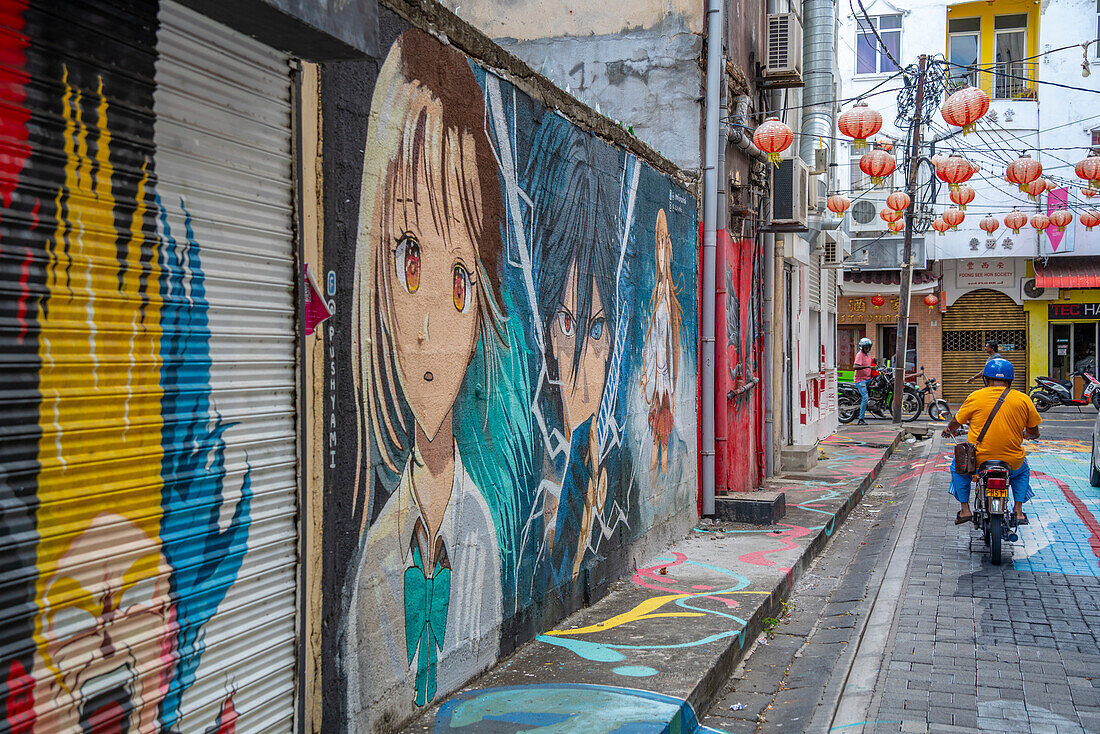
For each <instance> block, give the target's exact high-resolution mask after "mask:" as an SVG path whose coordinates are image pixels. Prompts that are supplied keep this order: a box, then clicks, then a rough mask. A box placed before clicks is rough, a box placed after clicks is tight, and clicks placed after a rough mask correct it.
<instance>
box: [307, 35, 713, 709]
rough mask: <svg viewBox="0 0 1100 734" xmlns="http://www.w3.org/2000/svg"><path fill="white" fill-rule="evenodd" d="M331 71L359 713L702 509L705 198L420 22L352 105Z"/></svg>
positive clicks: (334, 416)
mask: <svg viewBox="0 0 1100 734" xmlns="http://www.w3.org/2000/svg"><path fill="white" fill-rule="evenodd" d="M383 20H384V21H385V20H386V16H384V18H383ZM390 20H393V21H394V22H392V23H386V22H384V23H383V27H389V28H391V29H392V28H395V27H397V26H398V25H399V23H398V22H397V21H396V19H392V18H391V19H390ZM326 74H327V80H328V83H329V84H330V87H329V88H330V90H336V89H339V88H341V87H342V86H343V85H344V83H346V80H347V78H348V76H349V75H353V76H354V75H358V77H357V78H359V79H360V82H361V78H362V77H363V76H366V75H368V74H369V71H368V70H366V69H361V70H357V69H356V68H355V67H353V66H344V67H343V68H339V69H336V68H334V69H329V70H327V71H326ZM368 78H369V77H368ZM325 83H326V77H323V78H322V88H323V89H324V87H325ZM335 94H336V92H335V91H330V92H329V95H330V96H329V97H328V102H327V104H328V105H329V106H328V107H326V108H325V109H326V110H328V111H331V112H332V116H331V117H330V118H328V119H327V121H326V124H327V125H330V126H331V127H329V128H326V129H329V130H336V129H339V130H341V131H342V132H343V133H344V135H347V134H349V131H358V134H359V135H361V136H362V137H361V138H360V140H361V141H362V142H361V143H345V142H341V141H333V142H332V143H331V144H330V147H329V148H328V149H327V150H328V151H330V152H331V151H339V150H346V151H349V152H351V153H352V154H354V153H359V156H360V157H361V158H360V161H359V162H360V163H361V168H359V169H358V176H357V178H356V179H355V180H354V181H352V180H350V178H349V180H347V181H343V182H341V181H340V180H339V179H338V178H337V179H336V181H335V182H334V183H329V182H328V181H326V186H331V187H333V188H331V189H330V191H331V192H332V196H331V199H332V201H333V202H334V204H333V208H332V209H331V210H329V212H328V218H329V219H330V220H332V221H333V222H334V224H333V225H332V228H331V229H329V230H328V234H329V235H330V236H326V244H325V246H326V250H325V259H326V268H329V269H330V272H331V275H330V277H331V278H332V280H331V284H330V294H331V293H332V292H335V294H337V298H336V299H335V302H336V309H335V311H336V315H335V316H334V318H333V319H332V320H331V322H330V323H331V324H332V327H331V329H330V331H329V334H330V339H331V340H332V350H331V352H330V353H331V354H333V355H335V356H334V357H333V364H332V367H331V370H332V374H335V375H336V378H335V379H333V380H331V381H329V382H328V383H327V384H326V387H325V390H326V394H325V406H326V410H327V411H328V412H329V414H328V415H327V416H326V422H328V423H329V425H330V426H333V425H335V426H338V427H339V429H338V430H337V431H335V432H333V433H332V434H331V435H332V436H333V437H334V438H333V440H334V441H335V442H336V445H337V446H338V449H339V450H337V451H334V452H333V454H332V456H331V458H330V461H329V462H328V463H327V464H326V476H325V486H326V493H325V524H326V525H325V528H326V529H325V538H326V550H325V557H326V573H327V574H328V575H327V581H326V584H327V589H328V590H329V591H328V592H327V593H326V597H325V604H326V612H325V622H324V623H325V628H324V636H325V637H324V639H325V641H324V643H323V644H324V645H325V646H326V649H327V650H328V653H329V654H326V655H325V656H324V657H325V658H326V663H325V664H326V666H327V667H326V668H325V669H324V670H323V676H324V677H325V678H326V679H327V680H329V681H334V682H339V685H340V686H342V688H343V690H344V691H345V698H344V700H345V703H346V705H345V708H344V710H342V711H341V710H336V709H334V710H332V711H328V712H327V714H326V715H327V716H328V717H329V718H328V719H326V728H328V727H332V728H333V729H341V728H345V727H350V728H351V729H358V730H368V729H370V728H371V727H374V726H378V725H380V724H382V723H383V722H385V723H386V725H392V724H396V723H399V722H400V721H403V720H405V719H407V718H408V717H409V716H411V715H413V714H414V713H416V711H418V710H420V709H421V708H422V707H425V706H427V705H429V704H430V703H431V702H433V701H437V700H439V699H440V698H441V697H443V696H445V695H447V694H449V693H451V692H453V691H455V690H457V689H458V688H459V687H460V686H462V685H463V684H464V683H466V682H467V681H468V680H470V679H471V678H472V677H473V676H475V675H476V674H477V673H479V672H481V671H482V670H484V669H486V668H487V667H489V666H490V665H492V664H493V663H494V662H496V660H498V659H499V658H501V657H502V656H503V655H506V654H507V653H508V652H510V651H511V650H512V649H514V648H515V646H516V645H518V644H520V643H522V642H525V641H527V640H530V639H533V638H534V637H535V635H537V634H538V633H539V632H541V631H543V630H544V629H547V628H548V627H549V625H552V624H553V623H554V622H555V621H557V620H558V619H560V618H561V617H562V616H563V615H564V614H565V613H567V612H568V611H571V610H572V609H574V608H577V607H578V606H580V605H581V604H583V603H585V601H586V600H587V599H588V598H590V597H591V596H594V595H598V594H600V593H602V591H601V590H602V589H603V588H604V587H606V584H607V583H610V581H611V580H614V579H615V578H618V577H620V576H622V575H623V574H625V573H628V572H629V571H631V570H632V567H631V565H630V564H631V558H632V557H631V548H632V546H633V545H634V544H635V543H637V542H638V541H640V540H641V539H642V538H643V537H644V536H645V535H646V533H647V532H650V531H651V530H652V529H653V528H654V527H657V526H662V527H663V526H668V525H669V524H670V523H676V522H678V521H679V520H680V519H682V518H685V517H689V516H690V518H689V520H688V521H689V522H690V520H691V519H693V518H694V513H693V505H694V501H695V492H696V487H695V470H694V467H695V455H694V449H695V412H696V395H695V388H694V384H695V379H696V372H697V367H696V359H697V358H696V349H697V339H698V326H697V319H696V313H697V304H696V303H695V300H696V299H695V295H694V294H695V283H696V280H697V275H696V264H695V263H696V234H695V233H696V228H697V224H696V219H695V209H696V204H695V200H694V199H693V198H692V197H691V196H690V195H689V194H688V193H687V192H686V191H685V190H684V189H682V188H680V187H679V186H678V185H677V184H675V183H673V181H672V180H671V179H670V178H668V177H666V176H665V175H663V174H660V173H658V172H657V171H656V170H655V169H654V168H652V167H651V166H650V165H648V164H647V163H646V162H644V161H642V160H639V159H638V158H636V157H635V156H633V155H631V154H629V153H626V152H624V151H623V150H621V149H618V148H616V147H615V146H613V145H611V144H609V143H607V142H605V141H604V140H602V139H600V138H599V137H597V136H595V135H594V134H592V133H591V132H588V131H586V130H583V129H582V128H580V127H578V126H577V125H575V124H573V123H572V122H570V121H569V120H567V119H566V118H564V117H563V116H562V115H560V114H559V113H557V112H554V111H552V110H548V109H546V108H545V107H543V106H542V105H541V104H540V103H538V102H537V101H535V100H533V99H531V98H530V97H528V96H527V95H526V94H524V93H523V92H521V91H520V90H519V89H517V88H515V87H513V86H512V85H511V84H510V83H508V82H506V81H504V80H502V79H501V78H499V77H498V76H496V75H494V74H492V73H489V72H486V71H485V70H484V69H482V68H481V67H480V66H478V65H477V64H476V63H474V62H473V61H471V60H470V59H469V58H468V57H466V56H464V55H463V54H461V53H460V52H459V51H457V50H456V49H454V48H453V47H451V46H448V45H445V44H444V43H442V42H440V41H439V40H437V39H436V38H434V37H433V36H431V35H429V34H427V33H425V32H422V31H420V30H417V29H404V30H395V31H393V32H392V46H391V47H390V50H389V52H388V55H387V57H386V59H385V62H384V63H383V64H382V66H381V68H380V70H379V71H378V72H377V77H376V79H374V86H373V93H372V96H371V98H370V99H369V100H366V102H369V106H367V105H366V104H365V103H364V104H363V106H361V107H359V108H358V115H355V114H353V111H354V110H355V106H354V102H347V101H341V102H340V103H339V104H337V103H336V102H335V101H334V100H333V99H332V95H335ZM323 98H324V93H323ZM323 104H324V102H323ZM341 115H343V116H341ZM340 146H345V147H343V148H341V147H340ZM349 168H350V166H349ZM356 186H358V188H357V189H356ZM342 201H343V202H352V201H354V202H356V203H357V204H358V206H357V208H355V209H352V208H351V206H350V205H349V206H347V207H345V208H343V209H341V208H340V207H341V204H340V202H342ZM348 217H354V220H353V221H356V222H357V226H356V227H355V229H354V231H352V230H350V229H347V230H346V231H345V230H342V229H340V228H339V225H338V224H335V222H340V221H345V220H346V219H347V218H348ZM344 248H347V249H344ZM341 294H342V299H341V297H340V296H341ZM326 369H328V368H327V367H326ZM330 406H331V407H330Z"/></svg>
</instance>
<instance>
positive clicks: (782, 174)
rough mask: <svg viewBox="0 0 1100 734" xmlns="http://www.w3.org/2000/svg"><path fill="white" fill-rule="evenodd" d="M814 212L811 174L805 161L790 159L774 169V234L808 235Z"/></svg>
mask: <svg viewBox="0 0 1100 734" xmlns="http://www.w3.org/2000/svg"><path fill="white" fill-rule="evenodd" d="M809 208H810V170H809V168H807V167H806V164H805V163H803V161H802V159H801V158H786V159H784V160H782V161H780V162H779V167H778V168H774V169H772V221H771V223H770V225H771V226H770V227H769V229H772V230H774V231H787V232H792V231H806V230H807V229H808V227H807V226H806V215H807V212H808V210H809Z"/></svg>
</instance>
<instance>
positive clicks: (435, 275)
mask: <svg viewBox="0 0 1100 734" xmlns="http://www.w3.org/2000/svg"><path fill="white" fill-rule="evenodd" d="M482 94H483V93H482V91H481V88H480V87H479V86H478V83H477V80H476V79H475V78H474V74H473V71H472V70H471V69H470V66H469V63H468V61H467V60H466V59H465V57H463V56H462V55H461V54H459V53H458V52H457V51H455V50H454V49H453V48H450V47H445V46H443V45H442V44H441V43H440V42H439V41H438V40H436V39H434V38H432V37H431V36H429V35H428V34H426V33H424V32H422V31H418V30H411V31H406V32H405V33H403V34H402V35H401V37H400V38H399V39H398V40H397V42H396V43H395V44H394V46H393V49H392V50H391V51H390V54H389V56H388V57H387V59H386V62H385V64H384V65H383V68H382V70H381V72H380V73H379V78H378V83H377V86H376V88H375V94H374V100H375V101H374V103H373V104H372V106H371V120H370V126H369V129H368V134H367V144H366V151H365V155H364V171H363V193H362V196H363V199H362V204H361V212H360V217H361V220H360V227H361V230H360V234H359V243H358V246H357V248H356V258H357V263H356V284H355V289H356V298H355V314H354V316H353V318H354V319H355V320H356V321H357V322H358V323H359V330H360V338H359V340H358V343H356V344H355V346H354V350H355V352H356V356H357V363H358V368H359V369H358V370H357V374H356V381H357V383H358V384H359V385H360V386H362V387H363V388H366V389H363V390H362V395H363V400H364V402H365V403H366V407H367V410H368V414H369V421H368V424H369V425H370V426H371V427H372V429H371V430H372V431H373V433H374V435H375V437H376V439H378V441H379V448H380V449H381V454H382V458H383V461H384V462H385V463H386V465H387V466H388V467H389V468H390V469H391V470H395V469H396V470H399V467H398V463H399V462H400V461H401V455H402V454H403V453H404V452H407V451H408V450H410V449H411V447H412V444H413V443H414V441H415V438H416V437H417V436H419V437H420V439H421V440H427V441H429V442H430V441H432V440H434V439H435V438H436V436H437V435H439V433H440V429H441V427H443V426H444V422H445V421H448V420H450V419H451V416H452V409H453V407H454V402H455V400H456V398H457V396H458V393H459V390H460V388H461V385H462V381H463V379H464V377H465V374H466V369H467V367H468V366H469V364H470V360H471V359H472V357H473V355H474V353H475V350H476V349H477V346H478V342H479V339H481V338H482V337H483V336H490V337H494V338H486V339H484V340H483V344H484V345H485V348H486V350H487V353H488V354H489V357H490V358H489V359H487V360H486V361H487V363H488V362H490V361H491V357H492V350H493V349H494V348H495V347H496V346H498V345H500V344H502V343H503V342H502V338H501V336H500V329H501V327H500V322H501V320H502V319H503V318H504V316H503V312H502V309H501V308H500V307H499V305H498V304H497V302H496V298H495V295H494V294H495V292H496V289H497V288H498V287H499V284H498V283H497V282H496V278H497V260H496V258H497V257H498V256H499V254H500V250H501V241H500V225H499V222H500V217H501V212H502V210H503V205H502V203H501V199H500V189H499V181H498V179H497V167H496V162H495V159H494V157H493V153H492V150H491V148H490V146H489V142H488V139H487V138H486V135H485V113H484V102H483V96H482ZM406 408H407V409H408V411H409V412H411V414H412V418H413V419H414V421H415V429H416V430H415V431H414V430H413V428H414V427H413V426H410V425H408V423H407V421H406V419H405V418H404V414H405V413H404V411H405V409H406ZM449 428H450V427H449V426H448V429H449ZM450 433H451V432H450V430H447V431H446V434H447V435H448V436H449V435H450ZM421 448H424V447H421Z"/></svg>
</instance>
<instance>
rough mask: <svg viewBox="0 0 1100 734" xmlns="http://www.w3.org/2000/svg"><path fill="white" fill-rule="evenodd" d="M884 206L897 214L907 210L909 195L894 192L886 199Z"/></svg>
mask: <svg viewBox="0 0 1100 734" xmlns="http://www.w3.org/2000/svg"><path fill="white" fill-rule="evenodd" d="M886 206H888V207H889V208H891V209H893V210H894V211H897V212H902V211H905V210H906V209H908V208H909V194H906V193H903V192H901V191H895V192H894V193H892V194H890V195H889V196H887V197H886Z"/></svg>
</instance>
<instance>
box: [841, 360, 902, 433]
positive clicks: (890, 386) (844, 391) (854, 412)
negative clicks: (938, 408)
mask: <svg viewBox="0 0 1100 734" xmlns="http://www.w3.org/2000/svg"><path fill="white" fill-rule="evenodd" d="M867 393H868V396H869V400H868V401H867V412H869V413H873V414H874V415H877V416H878V417H880V418H886V417H888V416H890V415H891V414H892V412H893V408H892V406H893V402H894V381H893V380H891V379H890V378H889V377H887V376H886V375H884V374H882V373H880V372H879V371H878V370H874V371H873V372H871V381H870V382H869V383H867ZM861 401H862V397H861V396H860V394H859V389H858V388H857V387H856V386H855V384H854V383H851V382H842V383H840V384H839V385H837V412H838V413H839V416H838V417H839V419H840V422H841V423H851V422H852V421H854V420H855V419H856V418H857V417H858V416H859V404H860V402H861ZM923 412H924V399H923V396H922V395H921V394H920V393H919V392H918V391H917V388H915V387H914V386H912V385H909V384H906V385H905V392H904V394H903V395H902V397H901V419H902V420H903V421H904V422H906V423H908V422H910V421H915V420H916V419H917V418H919V417H920V414H921V413H923Z"/></svg>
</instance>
